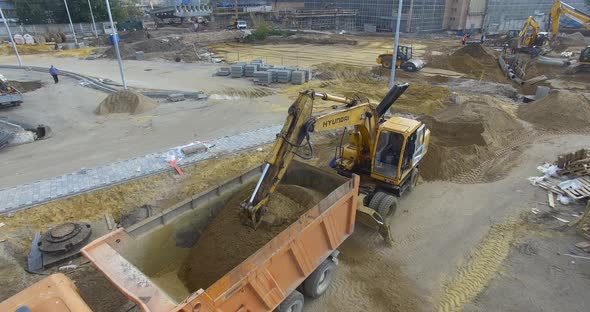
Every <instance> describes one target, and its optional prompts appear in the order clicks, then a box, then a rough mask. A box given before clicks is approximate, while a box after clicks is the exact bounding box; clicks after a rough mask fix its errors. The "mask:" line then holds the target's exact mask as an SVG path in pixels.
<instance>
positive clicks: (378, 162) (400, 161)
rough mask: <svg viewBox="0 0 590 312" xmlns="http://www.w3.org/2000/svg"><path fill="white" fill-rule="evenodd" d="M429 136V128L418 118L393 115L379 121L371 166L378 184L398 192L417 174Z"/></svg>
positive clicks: (405, 187)
mask: <svg viewBox="0 0 590 312" xmlns="http://www.w3.org/2000/svg"><path fill="white" fill-rule="evenodd" d="M429 139H430V130H428V129H426V127H425V125H424V124H423V123H421V122H419V121H417V120H413V119H408V118H403V117H397V116H394V117H392V118H390V119H388V120H387V121H385V122H384V123H382V124H381V126H380V127H379V132H378V138H377V140H376V142H375V149H374V151H375V155H374V157H373V158H372V170H371V177H372V178H374V179H375V180H377V181H379V182H380V183H379V185H378V187H377V188H379V189H385V190H388V191H390V192H393V193H394V194H396V195H397V196H401V194H403V192H404V191H405V190H407V189H408V188H409V187H410V186H411V184H412V179H411V177H412V176H416V175H417V171H418V164H419V162H420V160H422V158H423V157H424V155H425V154H426V151H427V149H428V142H429Z"/></svg>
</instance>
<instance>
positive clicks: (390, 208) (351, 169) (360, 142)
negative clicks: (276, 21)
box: [241, 84, 430, 240]
mask: <svg viewBox="0 0 590 312" xmlns="http://www.w3.org/2000/svg"><path fill="white" fill-rule="evenodd" d="M408 87H409V85H408V84H399V85H396V86H394V87H393V88H392V89H391V90H390V91H389V92H388V94H387V95H386V96H385V97H384V98H383V100H382V101H381V103H379V104H374V103H370V102H368V101H360V100H357V99H350V98H344V97H337V96H332V95H329V94H325V93H317V92H315V91H312V90H308V91H304V92H301V93H300V94H299V97H298V98H297V100H296V101H295V102H294V103H293V104H292V105H291V107H290V108H289V111H288V116H287V119H286V121H285V124H284V125H283V128H282V130H281V132H280V133H279V134H277V139H276V141H275V143H274V146H273V149H272V151H271V153H270V154H269V156H268V157H267V158H266V160H265V166H264V170H263V173H262V176H261V177H260V179H259V181H258V183H257V185H256V187H255V189H254V192H253V193H252V196H251V197H250V198H249V199H247V200H245V201H244V202H242V204H241V215H242V219H243V220H245V222H246V223H247V224H249V225H251V226H254V227H256V226H257V225H258V224H259V223H260V221H261V218H262V215H263V214H264V212H265V210H266V204H267V202H268V200H269V196H270V195H271V194H272V193H273V192H274V191H275V188H276V187H277V185H278V184H279V183H280V182H281V179H282V177H283V175H284V173H285V172H286V170H287V168H288V167H289V164H290V163H291V161H292V160H293V157H294V156H296V155H297V156H300V157H302V158H304V159H310V158H311V157H312V155H313V146H312V144H311V142H310V134H311V133H314V132H321V131H330V130H336V129H341V128H344V129H345V131H344V132H343V134H342V136H343V137H342V139H343V138H344V136H345V133H346V132H347V131H346V130H347V129H348V127H351V128H353V129H352V130H351V131H350V132H349V133H348V143H347V144H346V145H344V146H342V141H343V140H341V144H340V146H339V147H338V148H337V151H336V157H335V159H334V160H333V161H332V162H331V166H332V167H333V168H334V169H335V170H336V171H337V172H338V173H339V174H341V175H344V176H351V175H352V174H359V175H360V176H361V191H360V192H361V193H364V194H365V195H366V196H365V199H364V204H363V203H361V204H359V205H358V208H357V218H358V220H359V221H361V222H362V223H365V224H367V225H369V226H371V227H373V228H375V229H377V230H378V231H379V233H380V234H381V235H382V236H384V237H385V238H386V239H387V240H390V239H391V237H390V233H389V228H388V226H387V224H386V222H385V218H386V217H389V216H391V215H393V214H394V212H395V211H396V209H397V197H399V196H401V195H402V194H403V193H404V192H405V191H406V190H408V189H409V188H411V187H412V186H413V185H414V184H415V182H416V180H417V177H418V170H419V169H418V168H419V164H420V161H421V160H422V158H423V157H424V155H425V154H426V151H427V149H428V143H429V138H430V131H429V130H428V129H426V126H425V125H424V124H423V123H422V122H420V121H417V120H413V119H409V118H403V117H400V116H393V117H391V118H389V119H387V120H386V119H385V113H386V112H387V111H388V110H389V108H390V107H391V106H392V105H393V103H394V102H395V101H396V100H397V99H398V98H399V97H400V96H401V95H402V94H403V93H404V91H405V90H406V89H407V88H408ZM318 99H320V100H324V101H331V102H336V103H339V104H341V105H340V106H339V107H336V111H333V112H330V113H326V114H319V115H315V116H314V115H312V112H313V108H314V103H315V101H316V100H318ZM306 146H307V147H308V148H309V151H308V152H309V153H308V154H302V152H301V148H302V147H306ZM367 206H368V207H367Z"/></svg>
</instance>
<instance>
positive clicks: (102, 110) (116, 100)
mask: <svg viewBox="0 0 590 312" xmlns="http://www.w3.org/2000/svg"><path fill="white" fill-rule="evenodd" d="M156 107H158V102H156V101H154V100H152V99H150V98H148V97H147V96H145V95H143V94H140V93H137V92H134V91H130V90H121V91H118V92H117V93H113V94H111V95H109V96H107V98H106V99H104V100H103V101H102V102H101V103H100V104H99V105H98V107H97V108H96V111H95V112H96V114H98V115H108V114H112V113H128V114H132V115H135V114H141V113H145V112H147V111H150V110H152V109H154V108H156Z"/></svg>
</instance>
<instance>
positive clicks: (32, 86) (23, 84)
mask: <svg viewBox="0 0 590 312" xmlns="http://www.w3.org/2000/svg"><path fill="white" fill-rule="evenodd" d="M8 84H10V85H11V86H13V87H15V88H16V89H17V90H18V91H20V92H22V93H25V92H31V91H35V90H37V89H39V88H41V87H43V83H41V81H15V80H10V81H8Z"/></svg>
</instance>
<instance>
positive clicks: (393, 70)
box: [389, 0, 404, 89]
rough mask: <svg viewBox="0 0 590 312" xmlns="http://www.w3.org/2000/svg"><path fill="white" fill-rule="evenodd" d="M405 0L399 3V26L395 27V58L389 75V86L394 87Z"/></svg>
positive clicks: (400, 0)
mask: <svg viewBox="0 0 590 312" xmlns="http://www.w3.org/2000/svg"><path fill="white" fill-rule="evenodd" d="M403 2H404V0H399V4H398V5H397V27H396V29H395V40H394V41H393V60H391V75H390V77H389V88H390V89H391V88H393V84H394V80H395V68H396V64H397V47H398V45H399V27H400V24H401V20H402V5H403Z"/></svg>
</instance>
